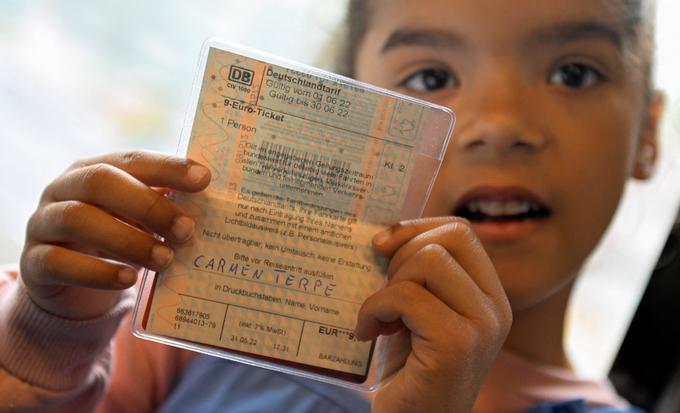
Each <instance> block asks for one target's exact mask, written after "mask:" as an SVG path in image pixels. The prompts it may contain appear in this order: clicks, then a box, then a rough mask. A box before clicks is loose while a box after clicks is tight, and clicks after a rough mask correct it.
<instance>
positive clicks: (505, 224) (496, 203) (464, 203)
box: [453, 186, 551, 243]
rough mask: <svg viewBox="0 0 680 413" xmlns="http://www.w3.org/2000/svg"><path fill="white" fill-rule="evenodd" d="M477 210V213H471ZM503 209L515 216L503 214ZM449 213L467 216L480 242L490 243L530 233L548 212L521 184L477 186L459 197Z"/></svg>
mask: <svg viewBox="0 0 680 413" xmlns="http://www.w3.org/2000/svg"><path fill="white" fill-rule="evenodd" d="M480 206H481V207H480ZM503 207H505V208H506V209H503ZM489 208H491V209H489ZM477 209H480V211H481V212H477V213H473V212H472V211H473V210H477ZM489 211H491V212H489ZM499 211H501V212H499ZM507 211H513V213H514V214H517V215H512V214H510V215H505V213H506V212H507ZM484 212H489V213H495V214H498V215H493V216H489V215H485V214H484ZM453 214H454V215H459V216H463V217H465V218H468V220H469V221H470V223H471V224H472V227H473V229H474V230H475V232H476V233H477V236H478V237H479V238H480V239H481V240H482V242H487V243H490V242H508V241H517V240H520V239H523V238H526V237H528V236H530V235H531V234H532V233H533V232H534V231H536V230H537V229H538V228H539V226H540V225H541V223H543V222H544V221H545V220H546V218H548V217H549V216H550V215H551V209H550V207H549V206H548V204H547V203H546V202H545V201H544V200H543V199H542V198H541V197H540V196H539V195H537V194H536V193H535V192H533V191H531V190H529V189H527V188H524V187H520V186H477V187H475V188H473V189H471V190H469V191H467V192H466V193H465V194H464V195H463V196H461V198H460V199H459V201H458V202H457V203H456V206H455V208H454V210H453Z"/></svg>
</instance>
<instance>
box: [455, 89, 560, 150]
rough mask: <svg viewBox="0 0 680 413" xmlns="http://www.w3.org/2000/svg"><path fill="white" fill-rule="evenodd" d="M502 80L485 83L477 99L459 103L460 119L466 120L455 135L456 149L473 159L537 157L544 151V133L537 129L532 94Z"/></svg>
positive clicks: (538, 117)
mask: <svg viewBox="0 0 680 413" xmlns="http://www.w3.org/2000/svg"><path fill="white" fill-rule="evenodd" d="M504 80H505V81H502V82H493V81H490V82H487V83H486V84H485V86H482V87H481V88H480V89H479V90H478V93H477V95H476V96H474V97H471V98H470V99H466V102H460V104H461V106H460V108H459V116H460V117H464V118H465V119H464V120H463V122H461V124H460V127H459V128H458V131H457V133H455V132H454V142H455V145H456V146H457V147H458V148H459V149H461V150H464V151H465V152H467V153H470V154H474V155H476V156H482V155H503V156H505V155H511V154H532V153H537V152H540V151H541V150H542V149H543V148H544V147H545V145H546V141H547V133H546V131H545V130H543V128H542V127H541V126H540V125H541V124H543V122H542V117H541V113H540V108H539V106H540V105H539V104H537V102H536V101H535V100H534V99H532V93H533V92H534V91H532V90H531V88H530V87H528V86H527V87H523V86H521V85H519V86H508V83H509V82H508V80H509V79H504ZM515 83H517V82H515ZM510 84H512V82H510ZM462 111H464V113H460V112H462ZM461 115H462V116H461ZM456 135H457V137H456Z"/></svg>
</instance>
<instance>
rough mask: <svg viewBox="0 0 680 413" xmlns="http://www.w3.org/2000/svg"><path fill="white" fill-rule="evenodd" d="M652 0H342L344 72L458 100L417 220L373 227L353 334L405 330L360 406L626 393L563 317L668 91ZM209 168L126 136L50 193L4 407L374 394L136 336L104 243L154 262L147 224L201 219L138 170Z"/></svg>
mask: <svg viewBox="0 0 680 413" xmlns="http://www.w3.org/2000/svg"><path fill="white" fill-rule="evenodd" d="M646 11H647V9H646V5H645V4H644V3H643V2H642V1H632V0H597V1H593V0H570V1H562V2H550V4H549V5H548V4H547V3H546V2H540V3H537V2H534V1H530V0H487V1H484V2H479V1H464V0H448V1H444V0H422V1H418V2H410V1H399V0H398V1H391V2H388V1H386V0H368V1H351V2H350V12H349V18H348V23H349V33H348V49H347V50H348V52H347V53H345V56H344V59H343V62H344V63H345V67H344V69H345V70H346V72H347V73H349V74H351V75H353V76H355V77H357V78H358V79H359V80H363V81H367V82H371V83H374V84H377V85H380V86H384V87H387V88H391V89H395V90H398V91H401V92H405V93H409V94H412V95H415V96H417V97H420V98H424V99H426V100H430V101H433V102H436V103H440V104H443V105H447V106H449V107H451V108H453V109H454V110H455V111H456V113H457V115H458V124H457V126H456V131H455V134H454V135H455V138H454V139H453V141H452V143H451V145H450V147H449V150H448V153H447V155H446V158H445V160H444V164H443V166H442V169H441V171H440V173H439V176H438V178H437V182H436V184H435V187H434V189H433V191H432V195H431V197H430V199H429V201H428V204H427V208H426V211H425V215H426V216H429V217H431V218H427V219H420V220H413V221H409V222H402V223H399V224H397V225H395V226H393V227H392V228H390V229H389V230H387V231H385V232H383V233H380V234H377V235H376V237H375V239H374V243H375V247H376V251H377V252H378V253H380V254H383V255H386V256H389V257H391V261H390V265H389V269H388V276H389V280H390V281H389V284H388V286H387V287H386V288H385V289H383V290H381V291H379V292H377V293H376V294H374V295H373V296H371V297H369V298H368V300H367V301H366V302H365V303H364V305H363V307H362V309H361V312H360V314H359V319H358V323H357V328H356V331H357V335H358V337H360V338H362V339H371V338H374V337H376V336H377V335H378V334H390V333H394V332H396V331H399V330H402V331H403V329H406V330H407V331H408V332H410V337H411V340H410V346H411V347H410V356H409V358H408V360H407V362H406V365H405V366H404V367H403V369H402V370H400V372H399V373H398V374H397V375H396V377H395V378H394V379H393V380H392V381H391V382H390V383H388V384H387V385H385V386H384V387H383V388H381V389H380V390H379V391H378V392H377V393H376V394H375V398H374V400H373V401H372V409H373V410H374V411H379V412H417V411H423V412H440V411H441V412H450V411H456V412H463V411H474V412H506V411H507V412H520V411H528V410H530V409H534V410H533V411H557V410H558V409H563V410H560V411H567V410H566V409H570V410H568V411H586V404H587V405H588V406H590V407H610V408H617V409H626V406H627V405H626V403H625V401H623V400H622V399H620V398H619V397H618V396H617V395H616V393H615V392H614V391H613V389H612V388H611V387H610V386H609V385H608V383H606V382H592V381H587V380H581V379H578V378H577V377H576V376H575V374H574V373H573V372H572V371H571V370H570V368H569V362H568V360H567V358H566V356H565V352H564V348H563V343H562V341H563V336H562V334H563V321H564V313H565V308H566V305H567V301H568V298H569V293H570V291H571V287H572V285H573V283H574V278H575V277H576V275H577V273H578V270H579V267H580V266H581V265H582V263H583V261H584V259H585V258H586V257H587V255H588V254H589V253H590V252H591V250H592V249H593V247H594V246H595V244H596V243H597V242H598V240H599V239H600V237H601V236H602V233H603V231H604V230H605V228H606V227H607V225H608V223H609V221H610V219H611V217H612V215H613V213H614V211H615V209H616V206H617V204H618V202H619V198H620V196H621V193H622V190H623V187H624V184H625V182H626V180H627V179H628V177H631V176H632V177H635V178H638V179H646V178H648V177H649V176H650V174H651V171H652V169H653V166H654V161H655V158H656V151H657V144H656V128H657V124H658V122H659V117H660V114H661V110H662V105H661V103H660V99H658V98H657V97H656V95H654V94H653V93H652V91H651V87H650V81H649V79H650V68H649V67H650V61H651V47H650V43H649V38H650V30H651V27H650V22H649V17H648V15H647V14H646ZM209 180H210V176H209V173H208V170H207V169H205V168H204V167H202V166H200V165H198V164H196V163H195V162H193V161H190V160H184V159H179V158H175V157H171V156H164V155H157V154H145V153H144V154H143V153H130V154H112V155H106V156H102V157H97V158H92V159H88V160H84V161H81V162H78V163H76V164H74V165H73V166H72V167H71V168H70V169H69V170H68V171H67V172H66V173H64V175H62V176H61V177H59V178H57V179H56V180H55V181H54V182H53V183H52V184H51V185H49V186H48V187H47V188H46V189H45V192H44V193H43V196H42V199H41V202H40V205H39V207H38V210H37V211H36V213H35V214H34V215H33V216H32V218H31V220H30V222H29V223H28V229H27V237H26V245H25V247H24V252H23V254H22V257H21V275H20V276H19V275H18V274H17V273H16V272H8V273H7V274H6V275H5V276H4V280H3V281H2V284H0V291H1V293H2V300H0V305H1V306H2V309H1V310H0V326H1V327H0V328H2V331H3V333H2V334H0V366H1V368H2V370H0V411H89V410H94V409H99V410H98V411H115V412H126V411H130V412H144V411H153V410H156V409H161V411H165V412H169V411H202V412H210V411H272V410H273V411H312V412H313V411H331V412H332V411H361V410H368V409H369V401H368V397H372V396H366V397H365V396H362V395H358V394H355V393H352V392H349V391H346V390H344V389H340V388H334V387H331V386H326V385H323V384H320V383H316V382H309V381H306V380H302V379H299V378H297V377H293V376H287V375H281V374H278V373H272V372H269V371H266V370H262V369H256V368H252V367H247V366H243V365H239V364H235V363H230V362H225V361H223V360H219V359H215V358H210V357H207V356H202V355H201V356H197V355H196V354H193V353H189V352H187V351H183V350H178V349H175V348H171V347H167V346H162V345H157V344H153V343H149V342H146V341H140V340H136V339H134V338H132V337H131V335H130V332H129V325H128V323H129V321H128V319H127V318H126V315H127V313H128V312H129V310H130V307H131V306H132V300H133V293H132V292H131V291H130V289H129V287H130V286H132V285H133V284H134V283H135V281H136V270H134V269H133V267H130V266H128V265H125V264H121V263H120V262H112V261H108V260H107V261H105V260H102V259H100V257H103V258H112V257H113V258H116V259H119V260H121V262H128V263H130V264H132V265H133V266H135V267H134V268H137V267H136V266H145V267H148V268H151V269H153V270H161V269H163V268H164V267H165V266H167V265H168V263H169V262H170V261H171V260H172V250H171V249H169V248H168V247H167V246H166V245H165V244H163V243H160V242H159V241H158V240H157V239H155V238H154V237H152V236H151V234H150V233H151V232H155V233H157V234H160V235H162V236H163V237H166V239H168V241H169V242H170V243H181V242H185V241H186V240H187V239H189V238H190V237H191V236H192V233H193V225H194V223H193V221H192V219H191V218H190V217H187V216H184V215H183V213H182V210H181V209H179V208H178V207H177V206H176V205H174V204H173V203H172V202H171V201H169V200H168V199H166V198H164V197H163V196H162V195H161V193H160V191H158V190H155V189H153V188H157V187H167V188H173V189H176V190H179V191H189V192H195V191H200V190H202V189H203V188H205V187H206V186H207V184H208V182H209ZM461 217H462V218H461ZM125 222H133V223H139V224H142V227H144V228H148V229H149V232H145V231H142V230H140V229H137V227H133V226H130V225H127V224H126V223H125ZM122 319H125V322H124V323H123V325H122V327H120V328H118V324H119V322H120V320H122ZM511 319H512V321H511ZM511 324H512V327H511ZM117 328H118V329H117ZM112 338H113V339H112ZM110 342H112V345H111V346H109V343H110ZM501 347H502V349H501ZM574 399H583V401H572V400H574ZM546 406H547V407H546ZM550 406H552V407H550ZM611 411H613V410H611ZM617 411H618V410H617Z"/></svg>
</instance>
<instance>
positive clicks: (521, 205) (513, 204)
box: [505, 201, 529, 215]
mask: <svg viewBox="0 0 680 413" xmlns="http://www.w3.org/2000/svg"><path fill="white" fill-rule="evenodd" d="M527 212H529V203H527V202H522V201H510V202H506V203H505V215H519V214H526V213H527Z"/></svg>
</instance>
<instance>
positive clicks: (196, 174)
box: [187, 165, 208, 184]
mask: <svg viewBox="0 0 680 413" xmlns="http://www.w3.org/2000/svg"><path fill="white" fill-rule="evenodd" d="M206 175H208V169H206V168H205V167H203V166H201V165H191V166H190V167H189V171H188V172H187V177H188V178H189V181H191V183H193V184H197V183H199V182H201V181H202V180H203V178H205V176H206Z"/></svg>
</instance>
